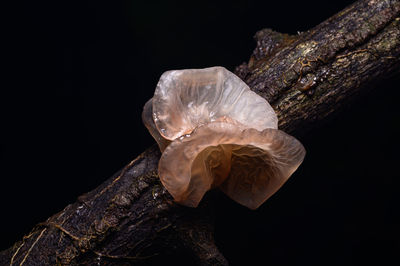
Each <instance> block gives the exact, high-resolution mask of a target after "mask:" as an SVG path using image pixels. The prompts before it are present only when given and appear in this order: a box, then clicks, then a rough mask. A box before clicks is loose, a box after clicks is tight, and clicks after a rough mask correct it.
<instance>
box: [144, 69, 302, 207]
mask: <svg viewBox="0 0 400 266" xmlns="http://www.w3.org/2000/svg"><path fill="white" fill-rule="evenodd" d="M142 118H143V121H144V124H145V125H146V127H147V128H148V130H149V131H150V133H151V135H152V136H153V137H154V138H155V139H156V141H157V143H158V145H159V147H160V150H161V151H162V152H163V153H162V155H161V158H160V161H159V166H158V173H159V177H160V180H161V182H162V184H163V185H164V186H165V188H166V189H167V190H168V192H169V193H170V194H171V195H172V196H173V198H174V200H175V201H176V202H177V203H180V204H182V205H185V206H189V207H196V206H197V205H198V204H199V202H200V201H201V199H202V197H203V196H204V194H205V193H206V192H207V191H208V190H210V189H212V188H216V187H219V188H220V189H221V190H222V191H223V192H224V193H225V194H226V195H228V196H229V197H230V198H232V199H233V200H235V201H236V202H238V203H240V204H242V205H244V206H246V207H248V208H250V209H256V208H258V207H259V206H260V205H261V204H262V203H263V202H265V201H266V200H267V199H268V198H269V197H270V196H272V195H273V194H274V193H275V192H276V191H277V190H278V189H279V188H280V187H281V186H282V185H283V184H284V183H285V182H286V180H287V179H288V178H289V177H290V176H291V175H292V173H293V172H294V171H295V170H296V169H297V168H298V166H299V165H300V164H301V162H302V161H303V159H304V156H305V150H304V147H303V145H302V144H301V143H300V142H299V141H298V140H297V139H295V138H294V137H292V136H290V135H288V134H286V133H284V132H283V131H280V130H278V129H277V124H278V119H277V116H276V114H275V112H274V110H273V109H272V107H271V106H270V105H269V103H268V102H267V101H266V100H264V99H263V98H262V97H260V96H259V95H257V94H256V93H254V92H252V91H251V90H250V88H249V87H248V86H247V85H246V84H245V83H244V82H243V81H242V80H241V79H240V78H238V77H237V76H236V75H234V74H233V73H231V72H229V71H228V70H226V69H225V68H223V67H211V68H205V69H187V70H173V71H167V72H165V73H164V74H163V75H162V76H161V78H160V81H159V82H158V84H157V88H156V90H155V93H154V97H153V98H152V99H150V100H149V101H148V102H147V103H146V105H145V107H144V110H143V114H142Z"/></svg>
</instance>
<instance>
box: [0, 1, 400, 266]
mask: <svg viewBox="0 0 400 266" xmlns="http://www.w3.org/2000/svg"><path fill="white" fill-rule="evenodd" d="M137 2H138V1H126V2H124V1H122V2H120V1H109V2H107V3H102V2H99V1H88V2H87V1H80V2H78V3H79V4H72V3H66V4H62V3H58V2H51V3H46V4H43V3H42V4H39V3H36V2H30V3H25V4H22V3H19V4H18V6H13V7H12V8H11V9H10V10H11V11H12V12H11V14H12V15H11V16H10V19H8V22H7V29H6V32H5V34H6V37H4V39H3V41H5V42H6V46H7V48H6V49H5V53H6V67H7V71H6V72H5V76H6V79H7V82H6V84H8V85H6V86H5V85H4V86H2V89H1V92H2V96H1V98H0V101H1V107H0V108H1V113H2V116H1V124H0V127H1V129H2V130H1V132H2V134H1V138H0V149H1V154H0V156H1V157H0V164H1V172H0V177H1V179H0V180H1V186H0V202H1V231H0V235H1V242H0V249H4V248H7V247H9V246H10V245H12V244H13V243H14V242H15V241H17V240H18V239H21V238H22V237H23V235H25V234H27V233H28V232H29V231H30V229H31V228H32V227H33V226H34V225H35V224H37V223H38V222H42V221H44V220H45V219H47V218H48V217H49V216H50V215H52V214H54V213H56V212H58V211H60V210H62V209H63V208H64V207H65V206H66V205H67V204H69V203H72V202H74V201H75V200H76V198H77V197H78V196H79V195H81V194H82V193H84V192H87V191H89V190H91V189H93V188H95V187H96V186H98V185H99V184H100V183H101V182H103V181H104V180H106V179H107V178H109V177H110V176H111V175H113V174H114V172H116V171H118V170H119V169H120V168H122V167H123V166H124V165H125V164H127V163H128V162H129V161H130V160H132V159H134V158H135V157H136V156H137V155H139V154H140V153H141V152H142V151H144V150H145V149H146V148H147V147H149V146H150V145H151V144H152V143H153V142H154V141H153V139H152V138H151V136H150V134H149V133H148V132H147V130H146V129H145V127H144V126H143V125H142V122H141V111H142V107H143V105H144V103H145V102H146V101H147V100H148V99H149V98H150V97H151V96H152V94H153V92H154V88H155V86H156V84H157V81H158V78H159V77H160V75H161V74H162V73H163V72H164V71H166V70H170V69H183V68H202V67H208V66H214V65H221V66H225V67H226V68H228V69H229V70H233V69H234V67H235V66H237V65H240V64H241V63H242V62H244V61H247V60H248V59H249V57H250V55H251V53H252V50H253V49H254V47H255V42H254V40H253V38H252V37H253V35H254V34H255V32H256V31H258V30H261V29H262V28H267V27H268V28H272V29H274V30H276V31H280V32H286V33H291V34H297V31H305V30H307V29H309V28H311V27H313V26H315V25H317V24H319V23H320V22H322V21H323V20H325V19H327V18H328V17H330V16H331V15H333V14H334V13H336V12H338V11H340V10H342V9H343V8H344V7H345V6H347V5H348V4H350V3H351V2H352V1H314V0H307V1H295V2H292V1H273V2H270V1H218V2H216V1H215V2H214V1H201V2H193V3H192V2H182V3H178V2H170V1H160V3H152V2H149V1H146V2H144V3H137ZM14 13H15V14H14ZM398 84H399V80H398V79H397V80H394V79H391V80H388V81H386V82H382V83H379V84H378V85H377V88H376V89H375V90H373V91H372V93H370V94H368V95H365V96H363V97H361V99H360V100H358V101H356V102H354V103H352V104H351V105H349V106H348V107H346V109H345V110H344V111H343V112H342V113H341V114H340V115H338V116H336V117H334V118H332V119H330V120H329V121H328V122H326V123H324V124H323V125H321V126H319V127H317V128H315V129H314V130H312V131H310V132H309V133H308V134H306V135H305V136H301V137H299V138H300V140H301V141H302V142H303V144H304V146H305V148H306V150H307V156H306V159H305V162H304V164H303V165H302V166H301V167H300V169H299V170H298V171H297V172H296V173H295V174H294V175H293V177H292V178H291V179H290V180H289V181H288V183H287V184H286V185H285V186H284V187H283V188H282V189H281V190H280V191H279V192H278V193H277V194H276V195H274V196H273V197H272V198H271V199H270V200H268V202H267V203H265V204H264V205H263V206H262V207H260V208H259V209H258V210H257V211H250V210H247V209H245V208H243V207H241V206H239V205H237V204H235V203H233V202H232V201H230V200H229V199H227V198H226V197H225V196H224V195H222V194H221V195H220V196H219V199H220V201H219V202H218V206H217V213H218V215H217V220H216V240H217V245H218V246H219V247H220V249H221V251H222V252H223V253H224V254H225V255H226V258H227V259H228V260H229V261H230V262H231V264H232V265H364V264H365V263H366V262H370V263H371V262H372V263H375V264H377V265H378V264H379V265H391V264H390V263H391V261H392V259H397V260H398V258H397V254H398V250H399V248H400V242H399V239H400V230H399V228H400V227H399V226H398V225H399V223H400V217H399V212H398V203H399V196H398V193H397V190H398V189H399V186H398V181H397V179H396V177H398V173H397V163H399V156H398V148H399V145H398V143H397V141H396V139H397V138H398V136H399V135H400V126H399V124H400V123H399V122H400V121H399V117H400V116H399V115H400V114H399V109H398V107H397V106H398V99H399V90H398ZM173 257H174V256H166V257H162V258H155V259H154V260H152V261H151V264H154V265H158V264H159V263H160V262H164V263H166V262H167V261H170V260H171V261H172V260H173ZM190 260H191V256H190V255H182V256H181V258H180V261H178V262H175V263H177V264H180V265H188V264H189V261H190ZM172 262H173V261H172ZM149 265H150V264H149Z"/></svg>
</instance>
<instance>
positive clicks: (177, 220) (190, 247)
mask: <svg viewBox="0 0 400 266" xmlns="http://www.w3.org/2000/svg"><path fill="white" fill-rule="evenodd" d="M255 37H256V41H257V47H256V49H255V50H254V52H253V54H252V55H251V58H250V60H249V63H244V64H242V65H240V66H238V67H237V68H236V74H238V75H239V76H240V77H241V78H242V79H243V80H244V81H245V82H246V83H247V84H248V85H249V86H250V88H251V89H252V90H253V91H255V92H256V93H258V94H259V95H261V96H262V97H264V98H265V99H267V100H268V101H269V102H270V103H271V105H272V106H273V107H274V109H275V110H276V112H277V114H278V117H279V121H280V122H279V127H280V129H282V130H284V131H286V132H288V133H293V132H298V133H301V132H304V131H305V130H307V129H309V128H310V127H311V126H312V125H313V124H315V123H318V121H321V120H323V119H325V118H326V117H327V116H328V115H330V114H331V113H333V112H337V111H339V110H340V109H341V107H342V106H343V105H345V104H348V103H349V101H351V100H352V99H355V98H356V96H357V95H359V94H360V93H362V92H364V91H367V90H368V88H370V87H371V86H369V85H370V84H371V83H372V82H376V81H378V80H380V79H381V78H384V77H387V76H389V75H398V74H399V73H400V71H399V69H400V1H398V0H369V1H367V0H360V1H358V2H356V3H354V4H353V5H351V6H349V7H348V8H346V9H344V10H343V11H341V12H340V13H338V14H336V15H334V16H333V17H331V18H329V19H328V20H326V21H325V22H323V23H321V24H320V25H318V26H316V27H315V28H313V29H311V30H309V31H307V32H303V33H300V34H298V35H296V36H291V35H287V34H281V33H277V32H274V31H272V30H270V29H264V30H261V31H260V32H258V33H257V34H256V36H255ZM159 158H160V152H159V150H158V148H157V147H156V146H153V147H150V148H149V149H147V150H146V151H145V152H143V153H142V154H141V155H140V156H139V157H138V158H136V159H134V160H133V161H132V162H130V163H129V164H128V165H127V166H126V167H125V168H124V169H123V170H122V171H120V172H118V173H117V174H115V175H114V176H113V177H111V178H110V179H109V180H107V181H106V182H105V183H103V184H102V185H100V186H99V187H97V188H96V189H94V190H93V191H91V192H88V193H86V194H84V195H82V196H81V197H79V198H78V200H77V202H75V203H73V204H70V205H68V206H67V207H66V208H65V209H64V210H62V211H61V212H59V213H57V214H55V215H53V216H52V217H50V218H48V220H47V221H45V222H43V223H40V224H38V225H36V226H35V228H33V229H32V231H31V232H30V233H29V235H27V236H25V237H24V238H23V239H22V240H21V241H19V242H17V243H15V244H14V246H13V247H10V248H9V249H7V250H4V251H1V252H0V265H48V264H53V265H54V264H61V265H64V264H85V265H92V264H93V265H94V264H96V265H104V264H107V265H131V264H137V263H139V264H140V263H142V262H146V260H147V259H148V258H150V257H153V256H156V255H157V254H159V253H163V252H166V251H169V252H171V251H174V250H179V249H186V250H187V252H192V254H193V256H194V257H195V258H196V259H197V261H198V263H199V264H200V265H227V264H228V262H227V261H226V259H225V258H224V256H223V255H222V254H221V253H220V252H219V251H218V249H217V247H216V246H215V244H214V241H213V222H212V218H213V206H212V205H213V200H212V193H208V194H207V195H206V197H205V199H203V201H202V202H201V204H200V206H199V207H198V208H196V209H191V208H186V207H182V206H179V205H177V204H175V203H174V202H173V200H172V197H171V196H170V195H169V194H168V192H167V191H166V190H165V189H164V188H163V186H162V185H161V183H160V181H159V179H158V176H157V164H158V160H159Z"/></svg>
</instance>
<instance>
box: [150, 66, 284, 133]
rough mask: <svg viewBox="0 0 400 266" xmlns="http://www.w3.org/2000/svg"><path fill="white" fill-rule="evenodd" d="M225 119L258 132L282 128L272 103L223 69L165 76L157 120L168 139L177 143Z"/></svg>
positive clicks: (155, 107) (155, 114)
mask: <svg viewBox="0 0 400 266" xmlns="http://www.w3.org/2000/svg"><path fill="white" fill-rule="evenodd" d="M223 116H226V117H230V118H232V119H234V120H236V121H238V122H239V123H242V124H243V125H245V126H247V127H251V128H255V129H258V130H263V129H265V128H277V126H278V119H277V117H276V115H275V112H274V110H273V109H272V107H271V106H270V105H269V103H268V102H267V101H265V100H264V99H263V98H262V97H260V96H259V95H257V94H256V93H254V92H253V91H251V90H250V88H249V87H248V86H247V85H246V83H244V82H243V81H242V80H241V79H240V78H239V77H237V76H236V75H235V74H233V73H232V72H230V71H228V70H227V69H225V68H223V67H210V68H204V69H185V70H172V71H167V72H165V73H164V74H163V75H162V76H161V78H160V81H159V82H158V84H157V87H156V90H155V92H154V97H153V120H154V123H155V126H156V127H157V129H158V131H159V132H160V134H161V135H162V136H163V137H164V138H166V139H168V140H174V139H176V138H178V137H180V136H182V135H185V134H190V132H192V131H193V129H195V128H196V127H198V126H199V125H202V124H206V123H209V122H212V121H215V120H216V119H218V118H219V117H223Z"/></svg>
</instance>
